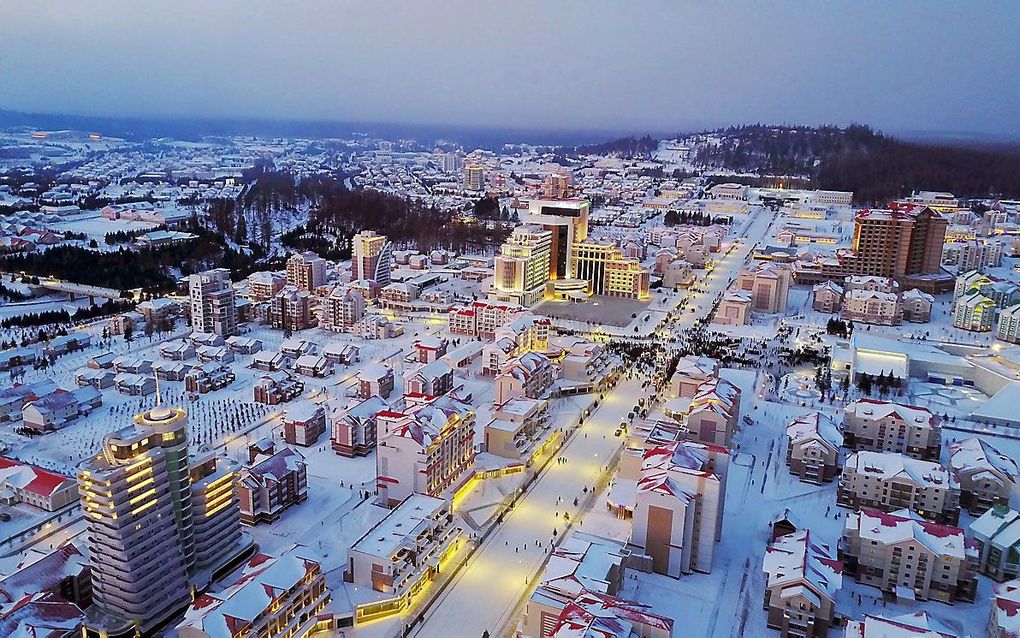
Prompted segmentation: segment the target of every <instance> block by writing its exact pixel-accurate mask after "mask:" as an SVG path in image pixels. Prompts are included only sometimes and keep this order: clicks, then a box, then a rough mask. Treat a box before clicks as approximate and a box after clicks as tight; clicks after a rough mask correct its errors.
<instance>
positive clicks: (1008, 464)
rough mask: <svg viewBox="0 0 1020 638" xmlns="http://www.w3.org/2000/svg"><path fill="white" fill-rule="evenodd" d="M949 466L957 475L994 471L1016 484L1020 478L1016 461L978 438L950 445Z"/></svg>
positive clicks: (1019, 469)
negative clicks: (968, 472) (966, 472)
mask: <svg viewBox="0 0 1020 638" xmlns="http://www.w3.org/2000/svg"><path fill="white" fill-rule="evenodd" d="M949 465H950V467H952V468H953V471H954V472H957V473H960V472H965V471H979V470H992V471H993V472H994V473H995V474H997V475H1000V476H1003V477H1005V478H1008V479H1012V480H1013V481H1014V482H1015V481H1016V480H1017V478H1018V477H1020V468H1018V467H1017V463H1016V461H1014V460H1013V459H1011V458H1010V457H1008V456H1006V455H1005V454H1003V453H1002V452H1000V451H998V450H997V449H995V448H994V447H993V446H992V444H991V443H989V442H988V441H985V440H984V439H979V438H977V437H970V438H967V439H963V440H962V441H955V442H953V443H950V444H949Z"/></svg>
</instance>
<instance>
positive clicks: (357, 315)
mask: <svg viewBox="0 0 1020 638" xmlns="http://www.w3.org/2000/svg"><path fill="white" fill-rule="evenodd" d="M364 316H365V298H364V297H363V296H362V295H361V293H359V292H358V291H356V290H354V289H353V288H347V287H344V286H337V287H336V288H334V289H333V290H332V292H330V293H329V296H328V297H326V298H325V299H324V300H323V301H322V304H321V305H320V317H319V325H321V326H322V327H323V328H325V329H326V330H332V331H334V332H350V331H351V330H352V329H353V328H354V324H356V323H358V322H359V321H361V320H362V319H363V318H364Z"/></svg>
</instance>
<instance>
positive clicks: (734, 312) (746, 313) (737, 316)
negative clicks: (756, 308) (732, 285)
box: [712, 291, 751, 326]
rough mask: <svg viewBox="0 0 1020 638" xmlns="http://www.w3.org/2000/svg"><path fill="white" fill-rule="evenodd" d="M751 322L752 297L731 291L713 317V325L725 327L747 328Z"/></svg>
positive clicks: (724, 297) (720, 303) (744, 293)
mask: <svg viewBox="0 0 1020 638" xmlns="http://www.w3.org/2000/svg"><path fill="white" fill-rule="evenodd" d="M750 321H751V295H750V294H748V293H746V292H741V291H730V292H727V293H726V294H724V295H723V298H722V300H721V301H720V302H719V306H718V307H717V308H716V310H715V314H714V315H712V323H716V324H719V325H723V326H746V325H747V324H748V323H749V322H750Z"/></svg>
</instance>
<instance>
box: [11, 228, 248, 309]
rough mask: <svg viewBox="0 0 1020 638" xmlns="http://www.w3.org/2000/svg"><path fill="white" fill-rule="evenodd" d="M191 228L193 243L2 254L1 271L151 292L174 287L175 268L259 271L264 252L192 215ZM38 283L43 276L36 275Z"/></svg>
mask: <svg viewBox="0 0 1020 638" xmlns="http://www.w3.org/2000/svg"><path fill="white" fill-rule="evenodd" d="M186 230H187V231H188V232H191V233H194V234H196V235H198V239H197V240H195V241H192V242H184V243H178V244H169V245H165V246H157V247H149V248H142V249H137V250H135V249H128V248H121V249H119V250H113V251H107V252H97V251H94V250H89V249H86V248H80V247H78V246H54V247H52V248H50V249H49V250H46V251H40V252H35V253H21V254H14V255H5V256H3V257H0V270H4V271H8V272H26V273H30V274H31V275H33V276H39V275H45V276H50V277H56V278H58V279H66V280H68V281H73V282H75V283H79V284H86V285H92V286H102V287H108V288H115V289H123V290H128V289H133V288H144V289H146V290H148V291H150V292H160V291H167V290H173V289H174V288H175V287H176V278H175V277H174V276H173V275H174V274H175V273H174V271H173V270H172V268H176V269H177V271H178V272H179V273H180V274H181V275H189V274H192V273H195V272H201V271H203V270H207V269H208V268H215V267H219V266H222V267H224V268H229V269H231V271H232V272H234V274H235V275H236V276H238V277H245V276H247V275H248V274H249V273H251V272H252V271H253V270H255V269H256V267H257V263H258V259H259V258H260V257H262V256H264V254H265V253H264V252H261V251H259V250H257V249H253V250H251V251H248V252H241V251H237V250H234V249H233V248H231V247H230V246H228V245H227V244H226V242H225V241H224V239H223V238H222V237H221V236H219V235H217V234H216V233H214V232H210V231H208V230H206V229H204V228H202V227H201V226H199V224H198V222H197V220H194V219H192V220H191V222H190V223H189V225H188V227H187V229H186ZM35 281H36V282H38V279H35Z"/></svg>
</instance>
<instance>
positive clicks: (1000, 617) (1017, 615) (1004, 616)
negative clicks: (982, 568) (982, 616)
mask: <svg viewBox="0 0 1020 638" xmlns="http://www.w3.org/2000/svg"><path fill="white" fill-rule="evenodd" d="M1016 636H1020V580H1011V581H1009V582H1008V583H1002V584H1000V585H996V586H995V594H994V595H993V597H992V612H991V614H990V617H989V619H988V638H1016Z"/></svg>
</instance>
